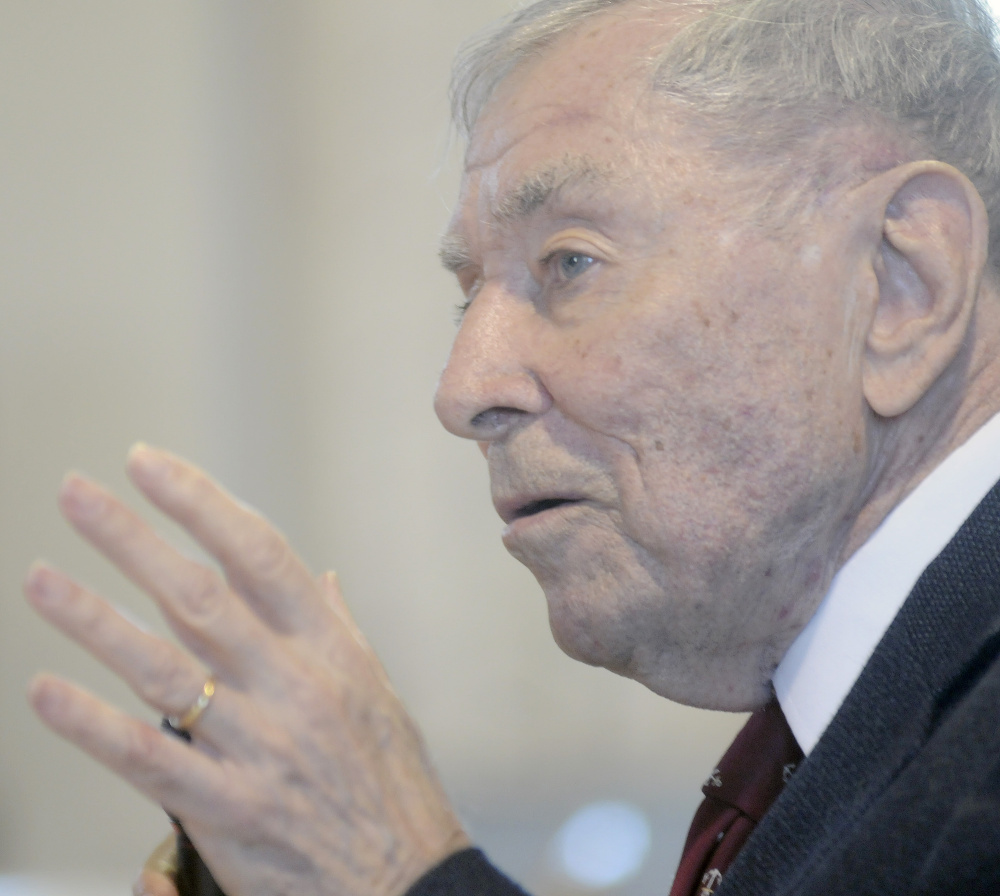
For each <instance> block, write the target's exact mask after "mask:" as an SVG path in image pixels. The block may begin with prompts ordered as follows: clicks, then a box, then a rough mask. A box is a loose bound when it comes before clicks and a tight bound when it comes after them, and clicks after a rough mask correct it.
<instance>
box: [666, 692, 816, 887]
mask: <svg viewBox="0 0 1000 896" xmlns="http://www.w3.org/2000/svg"><path fill="white" fill-rule="evenodd" d="M801 761H802V751H801V750H800V749H799V745H798V744H797V743H796V742H795V738H794V736H793V735H792V732H791V729H790V728H789V727H788V722H786V721H785V714H784V713H783V712H782V711H781V707H780V706H778V702H777V701H776V700H772V701H771V702H770V703H768V704H767V706H765V707H764V708H763V709H758V710H757V712H755V713H754V714H753V715H752V716H750V718H749V720H748V721H747V723H746V725H744V726H743V730H742V731H740V733H739V734H737V735H736V740H734V741H733V743H732V746H731V747H730V748H729V749H728V750H726V755H725V756H723V757H722V760H721V761H720V762H719V767H718V768H717V769H716V770H715V771H714V772H713V773H712V777H711V778H709V779H708V781H706V782H705V786H704V787H702V789H701V790H702V793H704V794H705V799H704V800H702V803H701V805H700V806H699V807H698V811H697V812H696V813H695V816H694V820H693V821H692V822H691V829H690V830H689V831H688V837H687V842H686V843H685V844H684V853H683V854H682V855H681V863H680V866H679V867H678V868H677V876H676V877H675V878H674V885H673V886H672V887H671V888H670V896H711V894H712V893H713V892H715V888H716V887H717V886H718V885H719V883H720V882H721V881H722V875H723V874H724V873H725V871H726V869H727V868H728V867H729V866H730V864H732V861H733V859H735V858H736V854H737V853H738V852H739V851H740V849H741V848H742V846H743V844H744V843H746V840H747V837H749V836H750V832H751V831H752V830H753V829H754V825H756V824H757V822H758V821H760V820H761V818H763V817H764V813H765V812H766V811H767V810H768V808H769V807H770V805H771V803H773V802H774V801H775V800H776V799H777V797H778V794H779V793H781V791H782V789H783V788H784V786H785V782H786V781H788V779H789V778H790V777H791V776H792V772H794V771H795V767H796V766H797V765H798V764H799V763H800V762H801Z"/></svg>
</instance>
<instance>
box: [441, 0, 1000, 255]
mask: <svg viewBox="0 0 1000 896" xmlns="http://www.w3.org/2000/svg"><path fill="white" fill-rule="evenodd" d="M689 2H691V0H537V2H535V3H532V4H530V5H529V6H527V7H525V8H523V9H521V10H520V11H518V12H516V13H514V14H513V15H512V16H511V17H509V18H508V19H507V20H505V21H504V22H502V23H501V24H500V25H499V26H498V27H496V28H495V29H494V30H493V31H492V32H490V33H489V34H487V35H486V36H485V37H483V38H481V39H480V40H478V41H476V42H475V43H474V44H471V45H470V46H468V47H467V48H466V49H465V50H464V51H463V53H462V54H460V56H459V58H458V61H457V62H456V65H455V69H454V76H453V81H452V108H453V113H454V117H455V121H456V124H457V125H458V127H459V128H460V129H461V130H462V131H463V132H465V133H466V134H468V133H470V132H471V130H472V128H473V127H474V125H475V122H476V120H477V118H478V116H479V114H480V113H481V112H482V110H483V107H484V106H485V105H486V103H488V101H489V99H490V97H491V95H492V94H493V92H494V90H495V89H496V88H497V86H498V85H499V84H500V82H501V81H503V80H504V78H506V77H507V76H508V75H509V74H510V73H511V72H512V71H513V70H514V69H515V68H517V67H518V66H519V65H520V64H521V63H522V62H524V61H525V60H527V59H530V58H532V57H536V56H538V55H540V54H541V53H543V52H544V50H545V48H546V47H547V46H548V45H549V44H551V43H552V42H553V41H554V40H555V39H556V38H557V37H558V36H559V35H561V34H563V33H565V32H566V31H569V30H570V29H572V28H574V27H575V26H577V25H578V24H579V23H580V22H581V21H583V20H584V19H587V18H589V17H591V16H594V15H597V14H600V13H602V12H604V11H606V10H610V9H612V8H613V7H617V6H622V5H625V4H630V3H631V4H633V5H637V6H639V7H640V8H644V9H655V8H656V7H657V6H660V5H663V4H672V5H677V4H678V3H689ZM694 5H697V6H698V7H699V8H701V9H703V10H704V14H703V15H699V16H695V17H693V18H692V19H691V21H690V22H688V24H686V25H685V26H684V27H682V28H681V29H680V30H679V32H678V34H677V35H676V36H675V37H674V38H673V39H672V40H671V41H670V42H669V44H667V46H666V47H665V49H664V50H663V51H662V53H661V55H660V58H659V59H658V60H657V61H656V63H655V65H654V66H653V70H652V73H651V78H652V86H653V87H655V89H657V90H659V91H660V92H662V93H664V94H665V95H667V96H669V97H671V98H672V99H674V100H676V101H678V102H679V103H680V104H682V105H683V107H685V108H686V109H688V110H690V112H691V113H692V114H691V118H692V120H694V121H695V122H697V123H698V124H701V125H704V126H705V127H706V128H707V129H708V133H709V134H710V135H712V136H713V138H714V145H715V146H716V147H717V148H718V149H719V150H720V151H725V150H738V152H734V153H732V157H733V158H734V159H739V160H740V162H741V163H742V164H753V165H754V166H755V167H759V168H761V169H762V171H761V173H762V174H763V176H764V177H765V178H766V169H767V166H768V164H769V160H771V162H777V161H778V160H779V159H780V160H781V161H782V164H781V165H780V166H779V167H780V169H781V171H780V173H781V178H782V180H784V182H785V183H788V178H789V164H788V163H789V161H790V160H798V162H797V165H796V164H792V166H791V167H792V168H797V169H798V173H799V174H801V175H803V176H805V177H806V178H813V179H814V178H815V177H816V173H815V162H816V155H815V151H816V149H817V148H818V147H822V145H823V140H822V138H823V137H824V135H827V134H829V132H830V130H831V129H832V128H836V127H842V126H844V125H845V124H853V125H859V124H860V125H862V126H865V127H869V128H871V129H873V130H874V131H877V132H879V133H881V134H883V135H887V136H890V137H891V138H892V139H893V140H894V141H895V142H896V143H899V144H900V145H902V146H904V147H905V150H904V151H905V153H906V155H907V156H908V157H909V158H935V159H938V160H939V161H942V162H946V163H948V164H951V165H953V166H955V167H956V168H958V169H959V170H960V171H962V172H963V173H964V174H965V175H966V176H967V177H968V178H969V179H970V180H971V181H972V182H973V184H974V185H975V186H976V188H977V189H978V190H979V193H980V195H981V196H982V197H983V200H984V202H985V204H986V208H987V210H988V212H989V214H990V220H991V221H993V222H1000V54H998V52H997V43H996V34H995V32H996V26H995V24H994V21H993V18H992V16H991V14H990V12H989V10H988V9H987V8H986V7H985V6H984V4H983V3H982V2H980V0H702V2H699V3H696V4H694ZM817 138H820V139H817ZM807 146H808V147H810V148H812V149H813V152H812V153H807V152H802V150H803V149H805V148H806V147H807ZM905 160H908V159H907V158H902V159H899V161H905ZM848 162H849V163H850V160H848ZM808 165H813V166H814V169H813V172H812V173H811V174H810V172H809V171H808V170H807V166H808ZM792 179H796V178H792ZM772 180H776V178H772ZM998 231H1000V228H998V227H993V228H991V232H992V236H991V246H990V249H991V251H990V255H991V257H992V258H993V259H998V258H1000V232H998Z"/></svg>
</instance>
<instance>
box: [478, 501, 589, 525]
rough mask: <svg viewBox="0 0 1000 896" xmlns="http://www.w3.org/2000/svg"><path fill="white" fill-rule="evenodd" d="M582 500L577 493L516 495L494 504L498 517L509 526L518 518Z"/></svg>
mask: <svg viewBox="0 0 1000 896" xmlns="http://www.w3.org/2000/svg"><path fill="white" fill-rule="evenodd" d="M582 500H583V498H581V497H580V496H578V495H518V496H516V497H513V498H505V499H503V500H499V501H496V502H495V504H494V506H495V507H496V511H497V513H498V514H499V515H500V519H502V520H503V521H504V522H505V523H506V524H507V525H508V526H510V525H512V524H513V523H516V522H519V521H520V520H527V519H532V518H534V517H536V516H542V515H544V514H547V513H550V512H551V511H553V510H558V509H560V508H562V507H569V506H573V505H576V504H579V503H580V502H581V501H582Z"/></svg>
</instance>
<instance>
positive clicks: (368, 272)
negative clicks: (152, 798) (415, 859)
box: [0, 0, 738, 881]
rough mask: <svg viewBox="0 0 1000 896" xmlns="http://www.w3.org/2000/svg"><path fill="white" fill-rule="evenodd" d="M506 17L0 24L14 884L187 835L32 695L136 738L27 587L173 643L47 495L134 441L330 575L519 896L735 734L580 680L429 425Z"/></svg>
mask: <svg viewBox="0 0 1000 896" xmlns="http://www.w3.org/2000/svg"><path fill="white" fill-rule="evenodd" d="M507 7H508V3H507V2H506V0H475V2H471V3H470V2H469V0H390V2H388V3H356V2H346V0H326V2H318V0H313V2H305V0H302V2H287V3H264V2H259V0H242V2H216V3H200V2H193V0H187V2H182V0H175V2H168V3H136V2H134V0H118V2H115V0H89V2H87V3H80V2H78V0H47V2H38V0H3V2H2V3H0V147H2V148H0V197H2V200H0V209H2V214H0V228H2V238H0V308H2V326H0V348H2V351H0V576H2V586H0V601H2V603H0V639H2V641H0V701H2V704H0V874H3V873H9V872H13V871H35V872H46V873H56V872H61V871H66V870H68V869H82V873H86V874H88V875H98V876H100V875H104V876H107V877H108V878H109V879H114V880H119V879H121V880H123V881H124V880H128V879H129V877H130V875H131V874H132V872H133V869H134V868H135V866H136V865H137V863H138V861H139V858H140V856H141V855H143V854H144V852H145V851H146V849H147V848H148V846H149V845H150V844H151V843H152V842H154V841H155V840H156V839H157V838H158V837H159V836H160V835H161V833H162V831H163V829H164V824H163V820H162V817H161V814H160V812H159V811H158V810H157V809H156V808H155V807H151V806H148V805H146V804H145V803H144V802H143V800H142V799H140V798H139V797H138V796H136V795H134V794H132V793H131V792H130V791H129V790H128V789H127V788H125V787H124V786H123V785H120V784H118V783H117V782H116V781H115V780H113V779H112V778H111V777H110V776H109V775H107V774H105V773H103V772H102V771H100V770H98V769H97V768H96V767H95V766H93V765H92V764H91V763H90V762H89V761H88V760H85V759H84V758H82V757H80V756H77V755H76V753H75V752H74V751H73V750H72V749H71V748H69V747H67V746H65V745H64V744H62V743H61V742H59V741H57V740H56V739H55V738H54V737H52V736H50V735H49V734H48V733H47V732H46V731H45V730H43V728H42V727H41V726H40V725H39V724H38V723H37V722H36V721H35V720H34V719H33V718H32V717H31V716H30V715H29V713H28V711H27V709H26V706H25V702H24V699H23V696H22V694H23V689H24V686H25V683H26V681H27V679H28V678H29V677H30V675H31V674H32V672H33V671H34V670H36V669H38V668H40V667H46V668H54V669H58V670H61V671H63V672H66V673H67V674H70V675H72V676H74V677H76V678H78V679H79V680H81V681H83V682H84V683H86V684H87V685H88V686H89V687H92V688H94V689H96V690H97V691H99V692H100V693H102V694H105V695H107V696H109V697H110V698H111V699H113V700H115V701H118V702H120V703H123V704H125V705H128V706H130V707H134V708H135V709H136V711H138V712H144V710H142V709H141V708H139V707H138V706H136V704H135V701H134V700H132V699H131V698H130V696H129V695H128V694H127V693H125V692H124V689H123V688H122V687H121V686H120V685H118V684H117V683H116V682H114V681H113V680H111V678H110V676H109V675H107V674H105V673H104V672H103V671H102V670H101V669H99V668H97V667H96V665H95V664H94V663H93V662H92V661H90V660H89V659H88V658H87V657H85V656H83V655H82V654H81V652H80V651H78V650H77V649H76V648H74V647H72V646H69V645H68V644H67V643H66V642H65V641H63V640H62V639H61V638H60V637H58V636H57V635H55V634H54V633H52V632H49V631H47V630H46V629H45V628H44V626H43V625H42V624H41V623H40V622H38V621H37V620H36V619H35V618H33V617H32V615H31V614H30V613H29V612H28V611H27V609H26V608H25V607H24V605H23V600H22V599H21V597H20V591H19V582H20V579H21V577H22V575H23V572H24V570H25V568H26V567H27V565H28V563H29V562H30V561H31V560H32V558H34V557H35V556H38V555H44V556H45V557H46V558H48V559H50V560H52V561H55V562H57V563H58V564H60V565H62V566H63V567H64V568H66V569H68V570H70V571H72V572H74V573H77V574H79V575H80V576H81V577H82V578H83V579H84V580H85V581H87V582H88V583H90V584H92V585H94V586H97V587H100V588H103V589H105V591H106V592H107V593H108V594H109V595H110V596H112V597H113V598H114V599H116V600H118V601H119V602H121V604H122V605H124V606H126V607H127V608H129V609H130V611H132V612H134V613H136V614H139V615H141V616H142V617H143V618H145V619H147V620H149V621H150V623H151V624H156V621H155V617H154V614H153V613H152V612H151V610H150V608H149V606H148V604H147V602H146V601H145V600H144V599H143V598H142V597H141V595H138V594H136V593H135V592H134V591H132V590H131V589H130V588H128V587H127V586H126V585H125V584H124V583H123V582H122V580H121V579H120V578H119V577H117V576H116V575H115V574H114V573H113V572H111V571H109V570H108V569H106V568H105V567H104V566H103V565H102V564H101V563H99V562H98V561H96V560H95V559H94V558H93V557H92V556H90V554H89V553H88V551H87V550H85V549H84V548H83V547H82V546H81V545H79V544H77V543H76V542H75V541H74V539H73V538H72V537H71V536H70V535H69V534H68V532H67V529H66V527H65V526H64V525H63V524H62V523H61V521H60V520H59V518H58V516H57V514H56V512H55V509H54V501H53V495H54V492H55V489H56V487H57V485H58V482H59V480H60V478H61V476H62V474H63V472H64V471H65V470H67V469H70V468H80V469H83V470H85V471H87V472H89V473H91V474H93V475H95V476H97V477H99V478H101V479H103V480H105V481H106V482H109V483H110V484H112V485H114V486H116V487H119V488H125V487H126V486H125V483H124V478H123V476H122V473H121V462H122V459H123V457H124V453H125V451H126V449H127V447H128V445H129V444H130V443H131V442H132V441H133V440H136V439H139V438H142V439H145V440H147V441H151V442H154V443H158V444H162V445H165V446H168V447H170V448H172V449H174V450H177V451H179V452H182V453H185V454H187V455H189V456H191V457H192V458H194V459H196V460H197V461H199V462H201V463H203V464H205V465H207V466H208V467H209V468H210V469H211V470H212V471H213V472H215V473H216V474H217V475H218V476H219V477H220V478H221V479H222V480H223V482H225V483H226V484H227V485H229V486H230V487H231V488H232V489H234V490H235V491H237V492H238V493H239V494H241V495H242V496H244V497H245V498H246V499H247V500H248V501H250V502H251V503H253V504H254V505H256V506H258V507H259V508H260V509H262V510H263V511H265V512H266V513H268V514H269V515H270V516H272V517H273V518H274V519H275V520H276V521H277V522H278V523H279V524H280V525H281V526H282V527H283V528H284V529H285V530H286V532H287V533H288V534H289V535H290V537H292V539H293V540H294V541H295V542H296V543H297V544H298V545H299V546H300V547H301V550H302V551H303V552H304V553H305V555H306V557H307V559H308V560H309V561H310V562H311V563H312V564H314V565H315V566H316V567H317V568H319V567H335V568H337V569H338V571H339V572H340V574H341V577H342V580H343V582H344V584H345V587H346V589H347V591H348V594H349V597H350V600H351V603H352V605H353V607H354V608H355V610H356V614H357V616H358V617H359V619H360V620H361V622H362V623H363V625H364V626H365V628H366V630H367V631H368V633H369V635H370V637H371V640H372V641H373V643H374V644H375V646H376V648H377V649H378V650H379V652H380V654H381V655H382V656H383V658H384V660H385V662H386V665H387V666H388V667H389V671H390V673H391V675H392V676H393V678H394V680H395V681H396V683H397V686H398V688H399V690H400V691H401V692H402V694H403V695H404V697H405V698H406V699H407V700H408V701H409V703H410V705H411V706H412V707H413V709H414V711H415V713H416V714H417V716H418V717H419V718H420V719H421V721H422V722H423V725H424V729H425V732H426V734H427V737H428V739H429V741H430V743H431V746H432V750H433V752H434V753H435V755H436V756H437V758H438V762H439V765H440V767H441V769H442V772H443V774H444V776H445V778H446V780H447V782H448V785H449V787H450V788H451V790H452V792H453V793H454V794H455V796H456V798H457V799H458V801H459V803H460V805H461V806H462V808H463V811H464V812H465V813H466V815H467V817H468V818H469V820H470V823H471V824H472V826H473V829H474V831H476V832H477V833H478V834H479V835H480V836H481V837H483V838H484V839H485V840H486V841H487V842H490V840H491V838H495V839H496V841H497V847H496V848H497V850H498V851H499V852H500V853H504V852H505V850H506V854H507V855H509V856H513V858H511V859H510V861H511V864H513V865H518V863H520V867H519V869H518V870H524V869H528V873H529V877H530V876H531V875H532V874H534V875H535V877H536V878H538V877H539V876H540V873H539V872H537V866H538V862H540V861H541V860H540V859H539V858H538V857H537V856H536V855H535V853H534V852H532V850H535V851H536V852H537V851H538V850H540V849H541V847H542V846H543V845H544V844H543V843H542V842H540V840H539V838H542V839H544V831H545V830H546V829H547V828H546V826H547V825H548V826H551V825H552V824H554V823H555V822H556V821H557V820H558V819H559V818H560V817H561V816H562V813H564V812H566V811H568V810H569V809H571V808H573V807H574V806H575V805H577V804H578V803H580V802H582V801H584V800H586V799H589V798H594V797H619V796H620V797H629V798H632V799H635V800H637V801H638V802H639V803H640V805H643V806H645V807H646V808H647V809H649V810H650V811H651V812H652V813H653V814H654V816H656V813H657V812H663V813H665V817H666V816H670V817H672V815H671V812H672V811H673V808H672V807H674V806H679V807H681V809H683V810H684V811H686V808H687V807H688V806H690V805H691V804H692V803H693V802H694V800H695V799H696V796H697V794H696V788H697V784H698V782H699V781H700V779H701V778H702V777H703V776H704V774H705V773H706V772H707V771H708V770H710V768H711V765H712V763H713V761H714V759H715V758H716V756H717V755H718V753H719V752H720V750H721V747H722V746H723V745H724V742H725V741H726V740H727V739H728V737H729V734H730V732H731V731H732V730H733V729H734V727H735V726H736V724H737V723H738V720H737V719H735V718H733V717H728V716H722V717H720V716H712V715H708V714H701V713H695V712H693V711H689V710H683V709H680V708H677V707H674V706H671V705H669V704H667V703H666V702H664V701H662V700H659V699H657V698H655V697H653V696H652V695H651V694H649V693H647V692H645V691H644V690H643V689H642V688H640V687H639V686H638V685H635V684H633V683H631V682H627V681H624V680H621V679H617V678H615V677H614V676H612V675H610V674H608V673H606V672H603V671H600V670H594V669H589V668H585V667H583V666H580V665H578V664H575V663H572V662H571V661H570V660H568V659H566V658H565V657H563V656H562V655H561V654H560V653H559V651H558V650H557V649H556V648H555V646H554V645H553V644H552V643H551V639H550V637H549V634H548V629H547V623H546V619H545V610H544V603H543V600H542V598H541V596H540V594H539V593H538V590H537V588H536V586H535V584H534V582H533V580H532V579H531V578H530V576H528V575H527V573H525V572H524V571H523V570H522V569H521V568H520V567H518V566H517V564H516V563H514V561H512V560H510V559H509V558H508V557H507V556H506V555H505V553H504V552H503V549H502V546H501V545H500V542H499V530H500V525H499V521H498V520H497V519H496V518H495V516H494V514H493V511H492V509H491V508H490V506H489V501H488V492H487V486H486V478H485V475H484V471H483V470H482V469H481V458H480V457H479V455H478V452H476V451H475V450H474V448H473V447H472V446H470V445H467V444H462V443H460V442H459V441H458V440H455V439H453V438H451V437H450V436H448V435H447V434H445V433H444V432H443V431H442V430H440V428H439V427H438V425H437V423H436V421H435V419H434V417H433V414H432V412H431V407H430V399H431V393H432V390H433V386H434V381H435V377H436V375H437V371H438V370H439V368H440V366H441V364H442V363H443V360H444V357H445V353H446V350H447V346H448V342H449V339H450V336H451V333H452V323H451V318H452V306H453V305H454V303H455V302H456V301H457V298H458V295H457V291H456V289H455V288H454V287H453V286H452V284H451V283H450V282H449V279H448V278H447V277H446V276H445V275H444V274H443V273H442V272H440V271H439V270H438V268H437V265H436V260H435V243H436V239H437V236H438V234H439V232H440V230H441V228H442V226H443V224H444V221H445V220H446V217H447V214H448V207H449V204H450V201H451V198H452V193H453V173H452V169H453V167H454V166H453V165H445V168H444V172H443V173H442V174H440V175H439V176H438V175H436V171H437V169H438V167H439V164H440V162H441V161H442V159H443V157H444V148H445V145H446V142H447V139H446V138H447V130H446V124H445V122H446V101H445V83H446V77H447V69H448V63H449V59H450V56H451V54H452V52H453V50H454V48H455V46H456V45H457V43H458V42H459V41H460V39H461V38H462V37H464V36H466V35H467V34H468V33H470V32H471V31H472V30H473V29H475V28H477V27H481V26H482V25H484V24H485V23H486V22H487V21H489V20H490V19H491V18H493V17H494V16H495V15H497V14H499V13H500V12H502V11H504V10H505V9H506V8H507ZM145 715H146V716H147V717H151V714H150V713H149V712H148V711H145ZM681 814H683V813H681ZM518 819H521V820H522V822H523V823H518V822H517V820H518ZM532 825H534V827H532ZM668 827H669V825H668ZM525 831H527V832H528V833H529V834H530V835H531V836H527V835H526V834H525V833H524V832H525ZM662 836H663V838H665V840H670V842H664V843H662V844H657V848H660V849H661V851H662V852H663V854H664V855H666V854H669V853H670V850H672V849H674V848H675V843H674V842H673V841H675V840H676V838H677V836H678V835H677V834H676V832H675V831H674V829H673V828H672V827H671V828H670V832H669V833H664V834H663V835H662ZM519 837H520V839H518V838H519ZM504 838H506V839H504ZM671 838H672V839H671ZM501 841H502V842H501ZM522 841H523V842H524V843H525V844H526V845H524V846H517V848H516V849H515V848H514V846H512V844H520V843H521V842H522ZM505 844H506V845H505ZM532 868H534V869H535V871H531V869H532Z"/></svg>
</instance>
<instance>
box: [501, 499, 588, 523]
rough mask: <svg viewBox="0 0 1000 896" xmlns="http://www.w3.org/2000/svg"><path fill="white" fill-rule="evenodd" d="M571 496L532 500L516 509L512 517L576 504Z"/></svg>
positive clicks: (517, 517) (532, 514)
mask: <svg viewBox="0 0 1000 896" xmlns="http://www.w3.org/2000/svg"><path fill="white" fill-rule="evenodd" d="M576 503H578V502H577V501H575V500H573V499H572V498H542V499H541V500H540V501H532V502H530V503H529V504H525V505H524V507H521V508H519V509H518V511H517V512H516V513H515V514H514V519H518V520H520V519H524V517H526V516H534V515H535V514H536V513H542V512H543V511H545V510H552V508H553V507H562V505H564V504H576Z"/></svg>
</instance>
